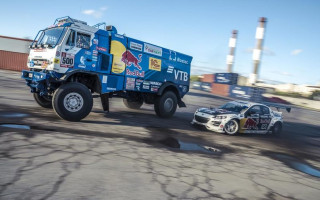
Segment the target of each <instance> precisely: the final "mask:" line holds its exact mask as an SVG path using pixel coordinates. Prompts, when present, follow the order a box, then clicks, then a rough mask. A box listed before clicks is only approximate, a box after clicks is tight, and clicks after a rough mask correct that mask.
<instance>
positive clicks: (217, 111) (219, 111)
mask: <svg viewBox="0 0 320 200" xmlns="http://www.w3.org/2000/svg"><path fill="white" fill-rule="evenodd" d="M198 112H202V113H206V114H209V115H228V114H239V113H238V112H234V111H229V110H225V109H218V108H200V109H198Z"/></svg>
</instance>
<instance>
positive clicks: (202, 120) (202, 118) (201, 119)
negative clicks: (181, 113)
mask: <svg viewBox="0 0 320 200" xmlns="http://www.w3.org/2000/svg"><path fill="white" fill-rule="evenodd" d="M194 118H195V119H196V120H197V121H198V122H200V123H207V122H208V121H209V119H208V118H205V117H200V116H198V115H195V116H194Z"/></svg>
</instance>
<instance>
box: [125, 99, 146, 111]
mask: <svg viewBox="0 0 320 200" xmlns="http://www.w3.org/2000/svg"><path fill="white" fill-rule="evenodd" d="M123 104H124V105H125V106H126V107H127V108H130V109H140V108H141V106H142V104H143V101H130V100H128V99H123Z"/></svg>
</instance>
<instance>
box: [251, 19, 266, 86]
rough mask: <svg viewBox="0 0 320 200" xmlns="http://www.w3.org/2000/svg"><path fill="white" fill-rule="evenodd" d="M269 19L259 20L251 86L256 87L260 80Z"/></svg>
mask: <svg viewBox="0 0 320 200" xmlns="http://www.w3.org/2000/svg"><path fill="white" fill-rule="evenodd" d="M266 22H267V18H265V17H261V18H260V19H259V25H258V27H257V31H256V39H257V44H256V48H255V49H254V50H253V55H252V60H253V65H254V66H253V67H254V68H253V73H252V74H250V77H249V84H250V85H254V84H255V83H256V82H257V79H258V72H259V65H260V61H261V55H262V49H263V40H264V34H265V26H266Z"/></svg>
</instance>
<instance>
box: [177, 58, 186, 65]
mask: <svg viewBox="0 0 320 200" xmlns="http://www.w3.org/2000/svg"><path fill="white" fill-rule="evenodd" d="M177 62H180V63H183V64H186V65H187V64H189V63H188V61H186V60H183V59H181V58H177Z"/></svg>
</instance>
